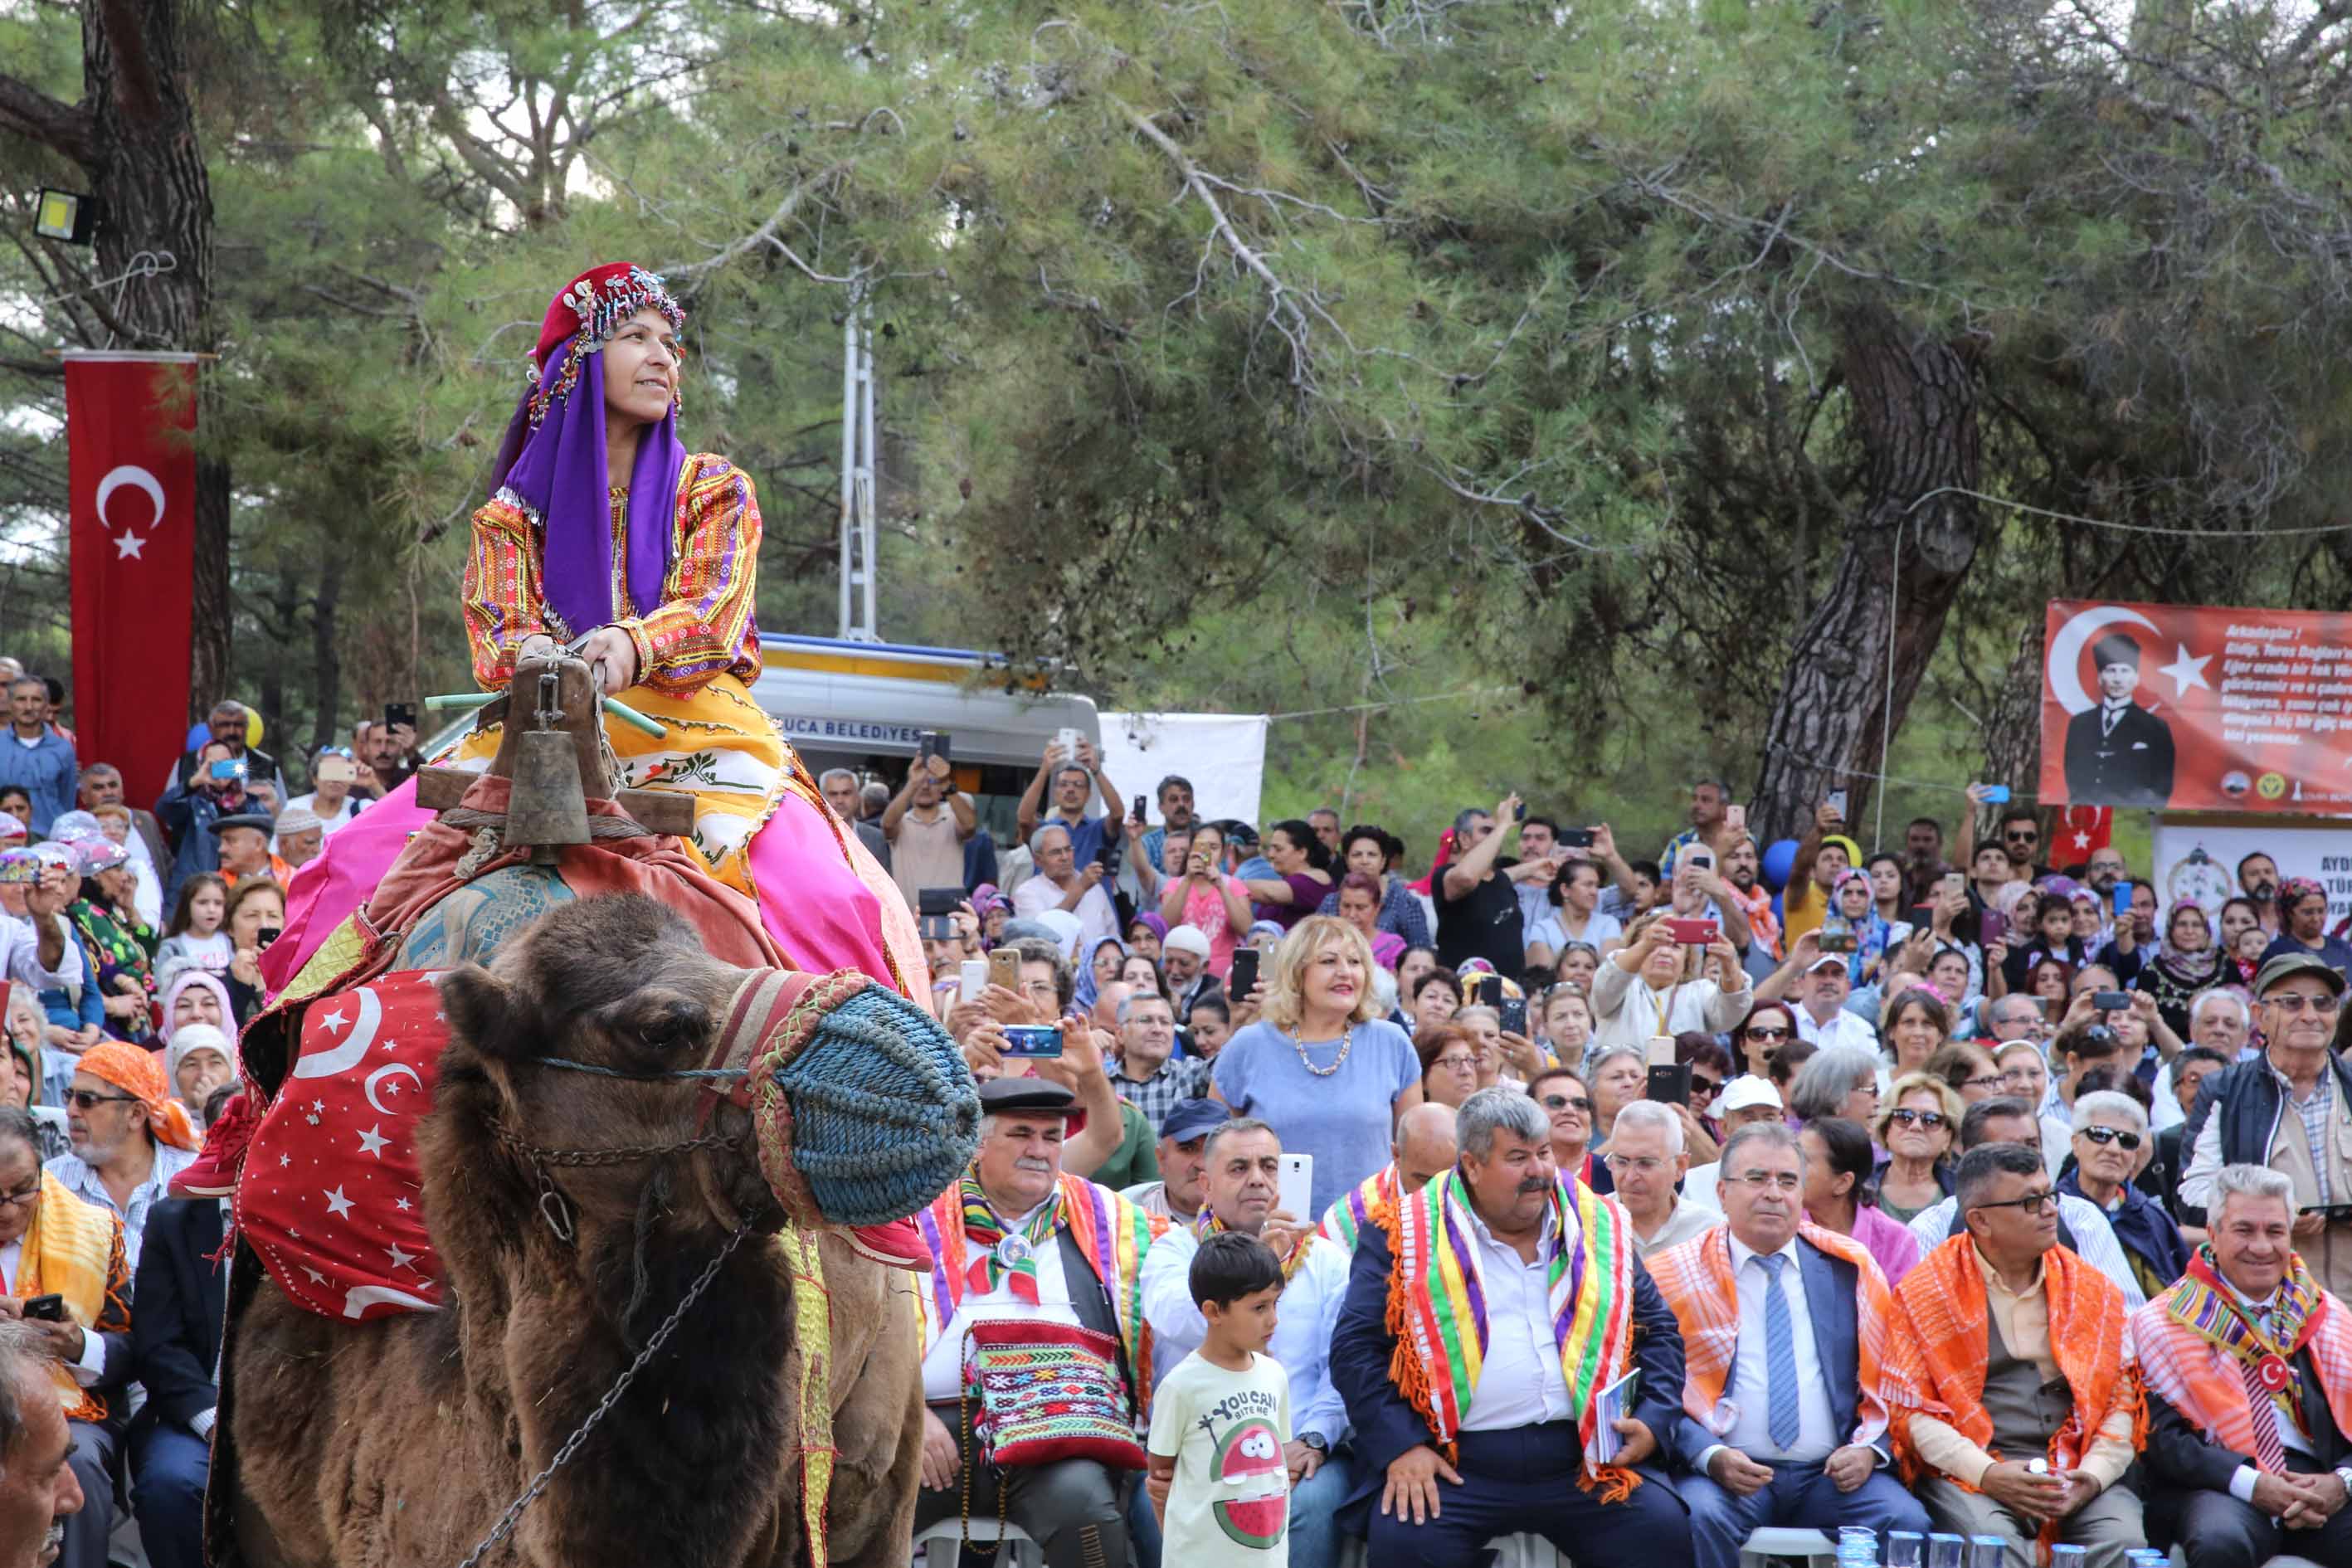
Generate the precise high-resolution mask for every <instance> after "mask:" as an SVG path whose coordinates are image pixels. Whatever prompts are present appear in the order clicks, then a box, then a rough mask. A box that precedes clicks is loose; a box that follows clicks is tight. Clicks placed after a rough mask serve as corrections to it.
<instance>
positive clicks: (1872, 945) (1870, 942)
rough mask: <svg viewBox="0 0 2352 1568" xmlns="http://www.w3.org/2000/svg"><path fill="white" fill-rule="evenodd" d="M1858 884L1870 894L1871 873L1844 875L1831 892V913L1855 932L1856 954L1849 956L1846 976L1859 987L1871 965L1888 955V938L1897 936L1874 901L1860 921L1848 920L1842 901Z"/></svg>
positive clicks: (1854, 950) (1860, 872) (1847, 873)
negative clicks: (1854, 885)
mask: <svg viewBox="0 0 2352 1568" xmlns="http://www.w3.org/2000/svg"><path fill="white" fill-rule="evenodd" d="M1855 882H1859V883H1861V884H1862V890H1863V891H1864V892H1865V893H1867V892H1869V891H1870V873H1869V872H1868V871H1866V870H1860V869H1856V870H1852V871H1847V872H1844V873H1843V874H1841V875H1840V876H1839V878H1838V879H1837V885H1836V886H1835V887H1832V889H1830V912H1831V913H1832V915H1834V916H1836V917H1837V918H1838V919H1840V920H1843V921H1845V922H1846V925H1847V927H1848V928H1849V929H1851V930H1852V931H1853V952H1850V953H1848V954H1846V960H1845V972H1846V976H1847V978H1848V979H1849V980H1851V981H1852V982H1853V984H1856V985H1860V984H1863V982H1864V975H1865V974H1866V973H1867V971H1868V970H1869V968H1870V961H1871V960H1873V959H1874V958H1878V957H1880V956H1882V955H1883V954H1884V953H1885V952H1886V941H1887V938H1888V937H1890V936H1891V935H1893V934H1894V931H1895V928H1894V927H1893V926H1892V925H1889V924H1888V923H1887V921H1886V917H1885V915H1882V914H1880V913H1879V912H1878V905H1877V904H1876V903H1875V902H1873V903H1871V904H1870V905H1869V906H1868V911H1867V912H1866V913H1864V915H1863V917H1862V918H1861V919H1860V920H1852V919H1849V918H1848V917H1847V916H1846V913H1845V908H1844V905H1843V903H1842V902H1841V901H1840V900H1843V897H1844V895H1845V890H1846V889H1847V887H1848V886H1850V885H1851V884H1853V883H1855Z"/></svg>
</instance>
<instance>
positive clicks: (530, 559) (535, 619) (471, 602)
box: [458, 500, 566, 691]
mask: <svg viewBox="0 0 2352 1568" xmlns="http://www.w3.org/2000/svg"><path fill="white" fill-rule="evenodd" d="M540 549H541V545H540V541H539V537H538V531H537V529H535V528H534V527H533V526H532V524H531V521H530V514H529V513H528V512H526V511H524V510H522V509H521V508H520V507H519V506H516V505H515V504H514V503H513V502H511V501H507V500H493V501H490V502H488V504H486V505H485V506H483V507H482V508H481V510H478V511H477V512H475V513H474V531H473V542H472V544H471V545H470V547H469V548H468V549H467V552H466V572H465V578H464V581H463V583H462V584H460V585H459V588H458V597H459V602H460V604H461V605H463V607H464V610H465V616H466V641H467V645H468V646H469V647H470V648H471V650H472V652H473V657H474V679H475V680H476V682H478V684H479V685H480V686H481V688H482V689H483V690H485V691H504V690H505V689H507V688H508V687H509V686H510V685H512V684H513V683H514V667H515V650H516V649H517V648H519V647H521V646H522V641H523V639H524V638H525V637H530V636H532V635H533V634H535V633H539V632H546V633H548V634H549V635H551V636H554V637H556V638H557V640H558V641H562V640H566V639H564V638H563V637H562V636H561V635H560V634H559V633H558V632H557V631H556V628H554V627H552V626H549V625H548V624H547V601H546V597H545V595H544V594H543V593H542V591H541V586H540V562H539V552H540Z"/></svg>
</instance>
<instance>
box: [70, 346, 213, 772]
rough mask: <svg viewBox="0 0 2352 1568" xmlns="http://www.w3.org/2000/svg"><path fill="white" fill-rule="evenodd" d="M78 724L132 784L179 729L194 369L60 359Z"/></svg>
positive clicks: (191, 564) (90, 746)
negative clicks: (63, 385) (63, 381)
mask: <svg viewBox="0 0 2352 1568" xmlns="http://www.w3.org/2000/svg"><path fill="white" fill-rule="evenodd" d="M65 362H66V455H67V475H68V493H69V494H70V496H71V507H70V512H71V517H72V531H71V533H70V536H69V537H70V544H69V561H70V565H71V569H72V574H73V703H74V729H75V733H76V736H77V738H78V739H79V742H80V745H79V748H78V751H79V755H80V757H81V761H82V763H84V765H88V764H89V763H113V764H114V765H115V766H117V767H119V768H121V770H122V773H123V777H124V778H126V779H128V780H130V781H131V784H132V787H133V788H134V789H136V788H138V787H140V786H141V785H142V784H147V785H148V786H149V787H152V781H153V780H156V779H159V778H161V777H163V773H164V770H165V769H166V768H168V767H169V766H170V765H171V763H172V762H173V760H174V759H175V758H177V757H178V756H179V754H180V748H181V742H182V741H183V740H184V738H185V737H186V735H187V732H188V626H189V600H190V598H191V596H192V595H193V593H194V576H195V559H196V448H195V433H196V361H195V358H194V356H193V355H189V354H137V353H68V354H67V355H66V356H65Z"/></svg>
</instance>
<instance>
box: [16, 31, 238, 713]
mask: <svg viewBox="0 0 2352 1568" xmlns="http://www.w3.org/2000/svg"><path fill="white" fill-rule="evenodd" d="M182 22H183V15H182V5H181V3H180V0H83V5H82V26H81V37H82V101H81V102H80V103H79V104H64V103H59V102H58V101H57V100H54V99H51V98H49V97H48V96H47V94H45V93H42V92H41V91H39V90H38V89H36V88H33V87H32V86H30V85H29V84H27V83H26V82H24V81H22V80H20V79H16V78H14V77H10V76H6V75H5V74H0V130H7V131H13V132H17V133H18V134H20V135H25V136H28V137H31V138H32V139H33V140H35V141H37V142H41V143H43V144H44V145H46V146H47V147H49V148H51V149H53V150H54V151H56V152H58V153H61V154H63V155H64V156H66V157H68V158H70V159H72V160H73V161H74V162H75V163H78V164H79V165H80V166H81V168H82V170H83V171H84V173H85V174H86V175H87V176H88V178H89V182H90V184H91V188H92V193H93V195H95V196H96V197H97V201H98V227H97V232H96V235H95V240H96V247H97V248H96V251H95V254H94V270H95V272H96V274H97V276H98V277H100V278H102V279H121V283H119V284H109V285H108V286H107V287H106V288H104V289H99V290H97V291H95V292H93V293H92V294H89V295H88V296H85V297H84V300H83V304H85V305H86V306H87V307H88V308H89V311H90V312H91V314H93V315H94V316H95V317H96V319H97V320H98V321H100V322H101V323H102V324H103V325H104V326H105V327H106V329H107V330H108V331H109V332H110V334H112V336H113V338H114V340H115V346H116V347H119V348H126V349H145V350H151V351H152V350H179V351H184V352H194V353H203V352H205V351H208V350H210V349H211V348H212V347H213V346H214V344H213V335H212V326H211V322H210V319H209V310H210V304H211V285H212V268H213V203H212V189H211V186H210V184H209V183H208V182H207V180H206V178H205V164H204V157H203V153H202V150H201V148H200V146H199V144H198V142H197V140H196V117H195V104H194V100H193V98H192V97H191V94H190V84H189V81H188V76H187V49H186V39H185V37H184V33H183V27H182ZM167 255H168V256H169V257H170V258H171V259H170V262H169V264H168V265H169V268H170V269H169V270H168V271H167V270H163V269H162V268H163V265H164V263H163V260H162V258H163V257H165V256H167ZM147 258H153V259H154V263H155V266H156V268H157V269H156V270H154V271H153V272H152V275H151V276H143V277H138V276H134V277H126V276H125V274H129V273H132V272H134V271H145V270H146V266H145V262H146V260H147ZM208 379H209V378H207V377H205V376H201V375H200V376H199V377H198V378H197V380H198V385H199V388H200V390H199V392H198V394H197V429H198V440H199V441H200V442H201V441H202V439H203V431H204V430H205V427H206V426H208V425H209V424H211V422H212V421H213V420H214V419H215V418H216V417H217V415H218V404H217V400H216V399H215V398H214V397H213V396H212V395H210V394H209V393H208V392H207V391H205V390H201V389H202V388H203V386H204V384H205V381H206V380H208ZM228 517H229V472H228V465H227V464H226V463H224V462H222V461H220V460H219V459H218V458H206V457H205V456H204V455H202V453H201V452H200V453H199V455H198V457H197V459H196V495H195V515H194V520H193V526H194V529H195V552H196V566H195V580H194V583H192V584H190V592H191V597H192V601H193V605H194V629H193V631H192V632H191V634H190V638H191V646H190V651H191V654H192V665H191V668H190V670H189V682H188V713H189V716H190V718H191V720H194V719H198V718H201V717H203V715H204V714H205V710H208V709H209V708H210V707H211V706H212V704H213V702H214V701H215V700H216V699H217V698H220V697H223V696H226V695H227V693H228V688H229V664H228V649H229V612H230V605H229V589H228V532H229V529H228Z"/></svg>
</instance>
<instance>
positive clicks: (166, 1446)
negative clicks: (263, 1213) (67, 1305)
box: [131, 1089, 234, 1568]
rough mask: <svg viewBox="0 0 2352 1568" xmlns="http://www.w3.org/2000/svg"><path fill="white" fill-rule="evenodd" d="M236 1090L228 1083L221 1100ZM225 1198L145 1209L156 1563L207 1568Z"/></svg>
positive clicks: (140, 1362) (143, 1289) (137, 1321)
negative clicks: (207, 1504)
mask: <svg viewBox="0 0 2352 1568" xmlns="http://www.w3.org/2000/svg"><path fill="white" fill-rule="evenodd" d="M232 1092H234V1091H233V1089H223V1090H221V1091H219V1093H218V1094H217V1095H216V1096H215V1105H217V1104H218V1103H220V1102H222V1101H225V1100H226V1099H227V1097H228V1095H229V1094H230V1093H232ZM227 1207H228V1200H227V1199H226V1198H169V1199H166V1200H165V1201H163V1203H160V1204H157V1205H155V1206H154V1208H152V1210H150V1211H149V1212H148V1215H147V1237H146V1242H145V1245H144V1246H143V1247H142V1248H141V1250H140V1254H139V1273H138V1279H137V1283H136V1285H135V1286H134V1288H133V1293H132V1298H131V1300H132V1310H131V1367H132V1370H133V1373H134V1374H135V1375H136V1376H137V1378H138V1379H139V1381H140V1382H141V1383H142V1384H145V1385H146V1389H147V1405H146V1408H145V1409H143V1410H142V1411H141V1412H140V1413H139V1418H138V1420H137V1421H135V1422H134V1423H133V1424H132V1426H131V1512H132V1513H133V1514H134V1515H136V1516H137V1518H138V1520H139V1536H140V1540H141V1541H142V1542H144V1543H145V1545H146V1548H147V1560H148V1561H149V1562H150V1563H153V1564H154V1568H204V1561H205V1477H206V1475H207V1474H208V1472H209V1471H210V1469H211V1465H212V1460H211V1449H210V1447H209V1445H210V1443H211V1440H212V1432H213V1411H214V1407H215V1405H218V1404H219V1403H220V1391H219V1389H217V1388H216V1387H215V1386H214V1384H213V1369H214V1367H215V1366H216V1365H218V1364H219V1362H220V1338H221V1320H222V1316H223V1314H224V1313H225V1312H226V1282H227V1265H226V1264H225V1263H215V1262H214V1261H212V1256H213V1254H215V1253H216V1252H218V1251H219V1250H220V1249H221V1236H222V1220H223V1216H224V1214H225V1211H226V1209H227Z"/></svg>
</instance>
